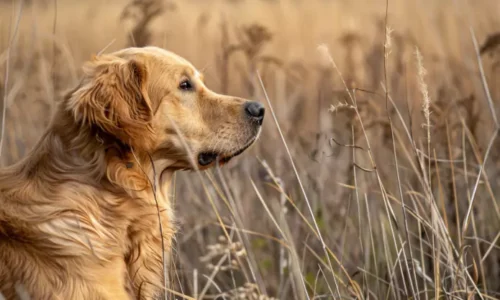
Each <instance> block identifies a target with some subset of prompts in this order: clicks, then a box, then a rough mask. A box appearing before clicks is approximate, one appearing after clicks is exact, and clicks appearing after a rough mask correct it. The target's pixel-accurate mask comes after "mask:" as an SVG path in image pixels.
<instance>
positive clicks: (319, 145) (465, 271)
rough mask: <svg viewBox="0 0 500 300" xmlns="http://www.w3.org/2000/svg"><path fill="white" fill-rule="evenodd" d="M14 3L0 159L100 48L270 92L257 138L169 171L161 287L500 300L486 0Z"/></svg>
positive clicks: (13, 155) (6, 18)
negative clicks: (161, 53)
mask: <svg viewBox="0 0 500 300" xmlns="http://www.w3.org/2000/svg"><path fill="white" fill-rule="evenodd" d="M29 2H30V3H28V1H24V2H21V1H19V0H15V1H0V95H2V97H3V102H2V105H1V106H0V107H2V109H3V108H5V118H4V119H2V120H3V121H2V125H3V129H4V130H3V131H2V132H3V135H2V141H3V143H2V144H0V145H1V146H0V147H1V148H0V151H1V156H0V162H1V164H2V165H4V166H5V165H9V164H11V163H13V162H15V161H17V160H18V159H20V158H21V157H22V156H23V155H24V154H25V153H26V151H27V150H28V149H29V148H30V147H31V146H32V145H33V144H34V143H35V142H36V141H37V139H38V137H39V136H40V135H41V133H42V132H43V130H44V128H45V126H46V125H47V124H48V121H49V119H50V114H51V112H52V111H53V108H54V105H55V103H56V100H57V99H59V98H60V97H61V96H62V95H63V93H64V92H65V91H66V90H67V89H69V88H71V87H73V86H75V84H76V83H77V81H78V78H79V75H80V66H81V64H82V63H83V62H84V61H85V60H87V59H89V58H90V57H91V56H92V55H93V54H96V53H99V52H100V51H106V52H109V51H113V50H116V49H119V48H123V47H126V46H130V45H138V46H143V45H156V46H160V47H164V48H166V49H168V50H171V51H174V52H176V53H178V54H180V55H181V56H184V57H186V58H187V59H188V60H190V61H192V62H193V63H194V64H195V66H196V67H198V68H199V69H200V70H202V71H203V73H204V74H205V78H206V80H207V84H208V86H209V87H211V88H212V89H213V90H215V91H217V92H224V93H229V94H232V95H236V96H242V97H247V98H251V99H256V100H259V101H261V102H263V103H264V104H265V105H266V107H267V115H266V120H265V121H264V130H263V133H262V135H261V139H260V140H259V141H258V142H257V144H256V145H255V147H252V149H251V150H249V151H248V152H245V154H243V155H242V156H241V157H239V158H237V159H235V160H233V161H232V162H231V163H230V164H229V165H228V166H226V167H224V168H222V169H220V170H219V169H217V170H211V171H207V172H204V173H203V176H202V177H201V178H202V179H200V178H199V177H198V176H196V175H195V174H193V173H178V174H177V176H176V178H175V182H174V185H175V188H174V189H173V191H174V193H173V195H172V199H173V201H174V202H175V206H176V211H177V212H178V222H179V234H178V236H177V241H176V247H175V251H174V258H175V259H174V263H173V264H172V266H171V270H170V271H171V274H172V276H171V281H172V282H171V286H170V287H168V288H169V290H170V292H171V296H172V299H174V298H175V299H183V298H185V299H192V298H195V299H271V298H277V299H426V300H427V299H497V298H500V242H499V239H500V208H499V205H500V138H499V137H498V134H499V129H500V126H499V125H500V122H499V121H498V115H499V114H498V112H499V110H498V109H496V108H498V107H500V77H499V76H500V68H499V63H500V36H498V37H497V39H496V41H495V38H492V37H493V36H494V34H498V33H500V18H499V13H500V2H499V1H498V0H476V1H473V0H441V1H436V0H388V1H386V0H372V1H367V0H337V1H334V0H307V1H306V0H274V1H273V0H232V1H229V0H224V1H223V0H182V1H181V0H179V1H155V0H144V1H128V0H127V1H118V0H88V1H76V0H43V1H42V0H39V1H35V0H33V1H29ZM260 79H262V84H261V80H260ZM5 83H7V85H6V84H5ZM271 105H272V107H271ZM271 108H272V109H271ZM272 112H274V115H275V118H273V113H272ZM174 295H175V297H174Z"/></svg>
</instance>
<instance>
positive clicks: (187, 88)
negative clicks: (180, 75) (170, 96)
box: [179, 79, 194, 91]
mask: <svg viewBox="0 0 500 300" xmlns="http://www.w3.org/2000/svg"><path fill="white" fill-rule="evenodd" d="M179 88H180V89H181V90H183V91H192V90H193V89H194V88H193V85H192V84H191V81H190V80H189V79H185V80H183V81H182V82H181V83H180V84H179Z"/></svg>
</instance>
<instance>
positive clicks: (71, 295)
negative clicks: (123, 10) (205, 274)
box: [0, 47, 264, 300]
mask: <svg viewBox="0 0 500 300" xmlns="http://www.w3.org/2000/svg"><path fill="white" fill-rule="evenodd" d="M83 71H84V72H83V73H84V76H83V79H82V81H81V83H80V84H79V85H78V86H77V87H76V88H75V89H73V90H72V91H70V92H69V93H68V94H67V95H66V96H65V97H64V99H63V100H62V101H61V102H60V103H59V104H58V108H57V111H56V112H55V114H54V116H53V118H52V122H51V124H50V125H49V127H48V128H47V130H46V131H45V133H44V134H43V136H42V137H41V138H40V140H39V142H38V143H37V145H36V146H35V147H34V148H33V149H32V150H31V152H30V153H29V154H28V155H27V156H26V157H25V158H24V159H22V160H21V161H20V162H18V163H16V164H15V165H12V166H10V167H8V168H5V169H2V170H0V293H1V294H2V295H3V296H4V297H5V298H6V299H17V296H16V295H17V292H16V291H17V290H18V288H19V287H22V288H23V289H24V291H25V292H26V293H27V294H28V295H29V296H30V297H31V299H64V300H68V299H93V300H96V299H154V298H155V297H158V296H160V295H162V294H163V293H164V289H165V287H164V275H163V262H162V256H163V253H162V236H161V234H160V225H161V229H162V232H163V244H164V245H163V246H164V249H165V252H166V254H165V256H166V257H168V253H169V252H170V249H171V241H172V238H173V235H174V233H175V226H174V225H173V222H174V219H175V218H174V213H173V211H172V207H171V205H170V202H169V199H168V194H169V191H168V189H169V184H170V181H171V178H172V175H173V173H174V172H175V171H176V170H184V169H205V168H208V167H211V166H213V165H215V164H223V163H226V162H227V161H229V160H230V159H231V158H232V157H234V156H236V155H238V154H240V153H242V152H243V151H244V150H245V149H246V148H248V147H249V146H250V145H251V144H252V143H253V142H254V141H255V140H256V139H257V137H258V135H259V133H260V129H261V125H262V121H263V118H264V107H263V106H262V105H261V104H259V103H258V102H253V101H246V100H243V99H240V98H235V97H230V96H225V95H220V94H217V93H215V92H213V91H211V90H210V89H208V88H207V87H206V86H205V85H204V83H203V78H202V75H201V74H200V73H199V72H198V71H197V70H196V69H195V68H194V67H193V66H192V65H191V64H190V63H189V62H188V61H186V60H185V59H183V58H181V57H179V56H177V55H175V54H173V53H171V52H168V51H166V50H163V49H160V48H156V47H145V48H127V49H124V50H120V51H118V52H114V53H111V54H105V55H99V56H97V57H94V58H93V59H92V60H91V61H89V62H87V63H86V64H85V65H84V68H83ZM159 220H161V224H160V221H159Z"/></svg>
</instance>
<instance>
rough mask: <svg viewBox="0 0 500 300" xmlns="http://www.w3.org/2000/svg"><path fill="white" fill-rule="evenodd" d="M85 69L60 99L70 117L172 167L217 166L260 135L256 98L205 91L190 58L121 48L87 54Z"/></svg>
mask: <svg viewBox="0 0 500 300" xmlns="http://www.w3.org/2000/svg"><path fill="white" fill-rule="evenodd" d="M84 71H85V79H84V81H83V83H82V85H81V86H80V88H79V89H77V90H76V91H75V92H74V93H73V94H72V97H71V98H70V99H69V101H68V102H67V106H68V107H67V108H68V109H70V110H71V111H73V112H74V115H75V118H77V120H79V121H82V122H84V123H87V124H89V125H91V126H97V127H99V128H101V129H102V130H103V131H104V132H105V133H106V134H109V135H111V136H114V137H116V138H117V139H119V140H120V141H121V142H123V143H124V144H126V145H129V146H131V147H132V148H133V149H134V150H137V151H141V150H142V151H147V152H148V153H150V154H152V155H153V157H154V158H156V159H167V160H169V161H170V164H169V168H171V169H193V168H199V169H203V168H207V167H210V166H213V165H214V164H215V163H216V162H219V163H221V164H223V163H225V162H228V161H229V160H230V159H231V158H232V157H234V156H236V155H239V154H241V153H242V152H243V151H244V150H245V149H247V148H248V147H249V146H250V145H252V143H253V142H254V141H255V140H256V139H257V137H258V136H259V133H260V130H261V125H262V121H263V119H264V107H263V106H262V105H261V104H260V103H258V102H253V101H246V100H243V99H240V98H236V97H230V96H225V95H220V94H217V93H215V92H213V91H211V90H210V89H208V88H207V87H206V86H205V84H204V82H203V76H202V75H201V74H200V73H199V72H198V71H197V70H196V69H195V68H194V67H193V66H192V64H190V63H189V62H188V61H186V60H185V59H183V58H181V57H179V56H177V55H175V54H173V53H171V52H168V51H166V50H163V49H160V48H156V47H145V48H127V49H124V50H121V51H118V52H115V53H111V54H107V55H101V56H98V57H96V58H94V59H93V60H92V61H90V62H88V63H87V64H86V66H85V67H84ZM186 148H187V149H186Z"/></svg>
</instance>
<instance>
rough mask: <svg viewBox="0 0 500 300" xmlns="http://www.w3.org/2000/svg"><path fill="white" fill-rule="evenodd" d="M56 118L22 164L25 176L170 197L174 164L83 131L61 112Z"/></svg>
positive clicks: (96, 133) (97, 133)
mask: <svg viewBox="0 0 500 300" xmlns="http://www.w3.org/2000/svg"><path fill="white" fill-rule="evenodd" d="M54 118H55V120H57V122H53V124H52V125H50V127H49V129H48V130H47V132H46V133H45V134H44V135H43V136H42V138H41V139H40V141H39V142H38V144H37V145H36V146H35V149H34V151H31V154H29V155H28V156H31V158H29V159H25V160H24V162H21V163H20V165H19V166H20V167H21V169H20V171H21V172H22V173H24V174H34V173H36V172H50V173H52V174H54V173H57V174H58V175H57V178H60V179H61V180H64V179H66V178H65V176H66V175H67V176H68V178H67V179H68V180H70V179H74V178H78V179H80V180H81V181H82V182H88V183H90V184H92V185H101V186H104V187H106V188H110V189H113V191H115V192H116V191H117V190H122V191H124V192H127V193H131V194H134V193H135V194H137V192H139V191H140V192H146V191H149V192H152V191H153V190H156V192H157V193H160V194H161V195H159V196H161V197H162V198H166V197H167V196H168V187H169V186H170V182H171V180H172V176H173V173H174V169H171V168H170V167H171V166H173V164H174V163H175V162H173V161H171V160H168V159H164V158H157V157H155V156H154V155H151V154H150V153H147V152H145V151H138V150H135V149H133V148H131V147H129V146H127V145H126V144H123V143H121V142H120V141H118V140H116V139H113V138H112V137H110V136H107V135H106V134H105V133H103V132H100V131H99V130H96V129H89V128H82V127H81V126H82V125H80V124H77V123H76V122H75V120H74V118H73V117H72V116H70V115H68V114H67V113H65V112H64V111H62V110H59V111H58V112H57V113H56V115H55V117H54ZM34 155H36V156H37V157H33V156H34ZM28 176H31V175H28ZM70 176H71V178H69V177H70Z"/></svg>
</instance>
